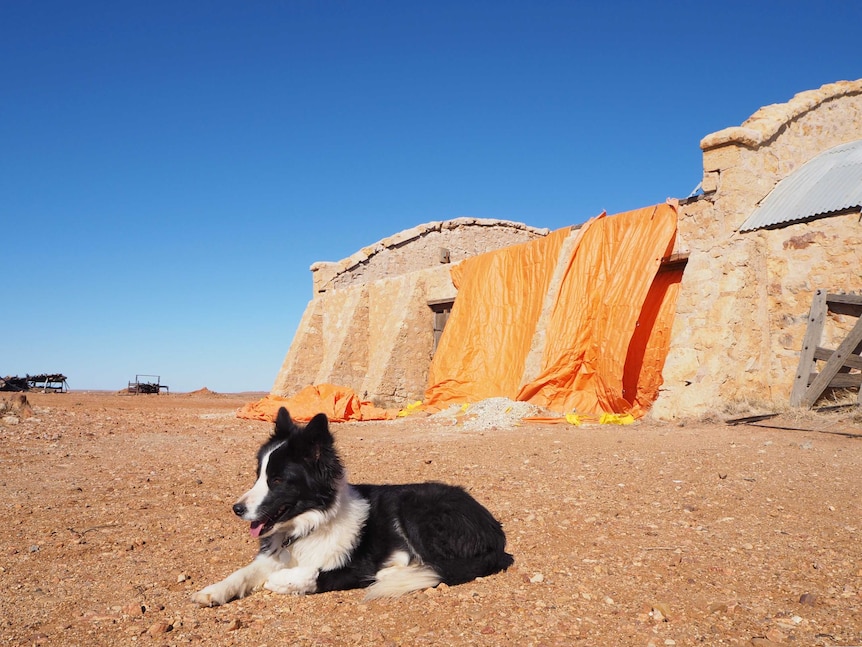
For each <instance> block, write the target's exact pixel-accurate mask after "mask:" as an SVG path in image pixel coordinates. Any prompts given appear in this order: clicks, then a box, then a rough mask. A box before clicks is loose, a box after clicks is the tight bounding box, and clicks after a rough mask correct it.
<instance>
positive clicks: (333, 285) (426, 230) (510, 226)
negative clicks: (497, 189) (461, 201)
mask: <svg viewBox="0 0 862 647" xmlns="http://www.w3.org/2000/svg"><path fill="white" fill-rule="evenodd" d="M547 235H548V230H547V229H538V228H536V227H530V226H528V225H525V224H522V223H520V222H512V221H509V220H495V219H492V218H456V219H454V220H444V221H437V222H429V223H426V224H424V225H419V226H417V227H412V228H411V229H406V230H404V231H402V232H400V233H397V234H395V235H394V236H390V237H388V238H384V239H383V240H381V241H379V242H377V243H375V244H374V245H369V246H368V247H363V248H362V249H360V250H359V251H358V252H356V253H355V254H353V255H352V256H350V257H348V258H345V259H344V260H342V261H338V262H336V263H329V262H320V263H315V264H314V265H312V266H311V273H312V283H313V286H314V292H315V294H319V293H323V292H326V291H328V290H333V289H339V288H344V287H347V286H351V285H357V284H360V283H368V282H371V281H376V280H379V279H385V278H389V277H392V276H401V275H403V274H408V273H410V272H415V271H417V270H423V269H427V268H431V267H434V266H436V265H439V264H440V263H441V259H440V250H441V248H444V249H446V250H447V251H448V252H449V260H448V262H451V263H457V262H459V261H463V260H464V259H465V258H470V257H471V256H476V255H478V254H482V253H484V252H488V251H491V250H492V249H500V248H501V247H506V246H508V245H516V244H518V243H525V242H527V241H530V240H533V239H535V238H541V237H542V236H547Z"/></svg>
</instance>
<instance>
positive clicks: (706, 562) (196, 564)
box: [0, 392, 862, 647]
mask: <svg viewBox="0 0 862 647" xmlns="http://www.w3.org/2000/svg"><path fill="white" fill-rule="evenodd" d="M257 396H258V394H247V395H245V396H243V395H239V396H226V395H218V394H212V393H197V394H188V395H182V394H171V395H169V396H166V395H159V396H122V395H115V394H86V393H76V392H72V393H67V394H30V395H28V398H29V400H30V402H31V404H32V405H33V409H34V414H35V415H34V417H33V418H30V419H26V420H22V421H21V422H20V423H19V424H13V422H14V421H12V420H9V419H7V421H6V422H5V423H3V422H0V441H2V442H0V486H2V490H0V492H2V495H3V496H2V504H0V505H2V506H3V511H4V513H3V524H2V526H0V551H2V560H0V586H2V588H3V590H4V594H3V596H2V598H0V642H2V643H3V644H9V645H30V644H39V645H64V646H72V645H81V646H82V647H84V646H87V647H91V646H102V645H104V646H109V645H110V646H112V647H113V646H116V645H186V644H192V643H202V644H218V645H251V646H255V647H258V646H263V645H268V646H269V647H275V646H276V645H287V644H291V645H359V644H361V645H381V646H384V645H385V646H391V645H422V644H427V645H443V644H447V645H510V644H517V645H640V646H644V647H646V646H648V645H655V646H657V647H659V646H662V645H680V646H682V645H698V644H703V645H761V646H763V645H778V644H786V645H823V646H827V645H859V644H862V544H860V535H862V478H860V474H862V417H860V415H859V413H858V412H857V413H851V414H846V413H845V414H843V415H842V416H835V415H826V414H806V415H803V416H797V417H795V418H794V417H790V416H788V415H785V416H783V417H779V418H774V419H772V420H768V421H764V422H761V423H757V425H770V426H771V427H764V426H754V425H739V426H728V425H726V424H723V423H715V422H713V423H705V422H689V423H687V424H685V425H676V424H674V425H670V424H658V423H655V422H648V421H640V422H638V423H636V424H634V425H631V426H626V427H619V426H602V427H599V426H594V427H582V428H576V427H571V426H560V425H532V424H531V425H522V426H519V427H515V428H505V429H487V430H482V431H471V430H468V429H464V428H462V427H459V426H458V425H453V424H451V421H441V420H439V419H435V418H421V417H420V418H417V417H412V416H411V417H408V418H406V419H399V420H397V421H392V422H379V423H350V424H342V425H335V426H334V433H335V435H336V439H337V442H338V444H339V447H340V452H341V455H342V458H343V460H344V462H345V463H346V465H347V467H348V470H349V473H350V477H351V480H353V481H354V482H363V481H364V482H406V481H418V480H431V479H433V480H441V481H448V482H452V483H458V484H461V485H463V486H465V487H466V488H467V489H468V490H469V491H470V492H471V493H472V494H473V495H474V496H475V497H476V498H478V499H479V500H480V501H481V502H483V503H484V504H485V505H486V506H487V507H488V508H489V509H490V510H491V511H492V512H493V513H494V514H495V515H496V516H497V517H498V518H499V519H500V520H501V521H502V522H503V525H504V528H505V530H506V533H507V536H508V550H509V552H511V553H512V554H513V555H514V557H515V564H514V566H513V567H512V568H511V569H509V570H508V571H507V572H505V573H501V574H499V575H495V576H492V577H488V578H485V579H483V580H480V581H476V582H472V583H468V584H465V585H461V586H457V587H452V588H446V587H439V588H437V589H432V590H429V591H425V592H418V593H414V594H410V595H408V596H405V597H403V598H400V599H397V600H383V601H376V602H371V603H367V604H365V603H363V602H362V592H361V591H345V592H335V593H326V594H322V595H315V596H308V597H291V596H278V595H274V594H271V593H269V592H266V591H261V592H257V593H254V594H253V595H251V596H249V597H248V598H246V599H243V600H239V601H237V602H233V603H231V604H228V605H226V606H224V607H219V608H213V609H209V608H198V607H197V606H195V605H194V604H191V603H190V602H189V596H190V595H191V594H192V593H193V592H194V591H196V590H198V589H199V588H201V587H203V586H205V585H207V584H210V583H212V582H214V581H216V580H218V579H221V578H222V577H224V576H225V575H227V574H228V573H230V572H231V571H233V570H234V569H236V568H238V567H239V566H241V565H244V564H245V563H247V562H248V561H249V560H251V559H252V558H253V556H254V554H255V552H256V542H255V541H254V540H252V538H250V537H249V534H248V531H247V527H246V525H245V524H244V523H242V522H240V521H239V520H237V519H236V518H235V517H234V516H233V514H232V513H231V511H230V505H231V503H232V502H233V501H234V499H235V498H236V497H237V496H238V495H239V494H241V493H242V492H244V491H245V490H246V489H247V488H248V487H249V486H250V485H251V483H252V481H253V478H254V470H255V464H254V457H255V452H256V450H257V447H258V446H259V444H260V443H261V442H262V441H263V439H264V438H265V437H266V436H267V435H268V434H269V432H270V425H268V424H266V423H260V422H252V421H247V420H240V419H237V418H236V417H235V415H234V414H235V411H236V409H237V408H238V407H239V406H241V405H242V404H244V403H245V402H247V401H249V400H251V399H255V398H256V397H257ZM775 427H784V428H775Z"/></svg>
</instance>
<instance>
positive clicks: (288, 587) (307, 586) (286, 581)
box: [263, 566, 319, 595]
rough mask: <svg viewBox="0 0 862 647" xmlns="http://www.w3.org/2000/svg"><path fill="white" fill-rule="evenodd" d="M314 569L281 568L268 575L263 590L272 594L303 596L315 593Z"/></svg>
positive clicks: (315, 572)
mask: <svg viewBox="0 0 862 647" xmlns="http://www.w3.org/2000/svg"><path fill="white" fill-rule="evenodd" d="M318 573H319V571H318V570H317V569H316V568H303V567H301V566H298V567H295V568H283V569H281V570H280V571H276V572H275V573H273V574H272V575H270V576H269V577H268V578H267V580H266V584H264V585H263V588H265V589H267V590H269V591H272V592H273V593H281V594H293V595H305V594H307V593H315V592H316V591H317V574H318Z"/></svg>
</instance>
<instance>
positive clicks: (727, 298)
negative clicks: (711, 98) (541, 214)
mask: <svg viewBox="0 0 862 647" xmlns="http://www.w3.org/2000/svg"><path fill="white" fill-rule="evenodd" d="M860 138H862V81H853V82H839V83H833V84H829V85H825V86H823V87H821V88H820V89H818V90H812V91H808V92H803V93H800V94H798V95H796V96H795V97H794V98H793V99H792V100H791V101H789V102H788V103H786V104H778V105H773V106H766V107H764V108H761V109H760V110H759V111H757V112H756V113H755V114H754V115H752V117H751V118H750V119H748V120H747V121H746V122H745V123H744V124H742V126H740V127H734V128H728V129H725V130H722V131H719V132H717V133H713V134H712V135H709V136H707V137H705V138H704V139H703V140H702V142H701V148H702V149H703V184H702V187H703V190H704V195H703V196H701V197H699V198H698V199H696V200H692V201H684V202H683V203H682V204H681V205H680V219H679V236H678V243H677V251H679V252H688V253H689V260H688V265H687V267H686V270H685V274H684V276H683V280H682V286H681V292H680V297H679V301H678V304H677V315H676V320H675V323H674V330H673V341H672V345H671V350H670V353H669V355H668V358H667V362H666V364H665V369H664V373H663V376H664V387H663V389H662V393H661V395H660V397H659V399H658V401H657V402H656V403H655V405H654V407H653V410H652V414H653V415H654V416H656V417H659V418H676V417H684V416H691V415H699V414H708V413H710V412H715V413H719V412H721V411H723V410H733V408H734V407H736V406H740V408H741V407H742V405H745V404H749V405H753V406H755V407H761V408H770V409H776V408H780V407H783V406H786V405H787V403H788V400H789V396H790V390H791V388H792V384H793V379H794V376H795V372H796V367H797V364H798V359H799V351H800V349H801V345H802V337H803V335H804V334H805V326H806V316H807V314H808V310H809V307H810V305H811V297H812V295H813V293H814V291H815V290H816V289H818V288H822V289H826V290H828V291H830V292H847V291H859V290H862V223H860V216H859V214H858V213H845V214H841V215H834V216H831V217H826V218H821V219H817V220H812V221H810V222H806V223H797V224H793V225H789V226H784V227H779V228H776V229H769V230H759V231H754V232H748V233H739V232H738V229H739V227H740V226H741V225H742V223H743V222H744V221H745V220H746V218H748V216H749V215H751V213H752V212H753V211H754V209H755V207H756V206H757V204H758V202H759V201H760V200H762V199H763V198H764V197H765V196H766V195H767V194H768V193H769V192H770V191H771V190H772V188H773V187H774V186H775V185H776V184H777V183H778V182H779V181H780V180H782V179H784V178H785V177H787V176H788V175H789V174H791V173H792V172H793V171H795V170H796V169H798V168H799V167H800V166H802V165H803V164H804V163H805V162H807V161H808V160H810V159H812V158H813V157H815V156H816V155H818V154H820V153H821V152H823V151H825V150H827V149H829V148H832V147H834V146H837V145H839V144H843V143H847V142H851V141H855V140H858V139H860ZM848 325H849V322H848V321H845V320H843V319H842V318H841V317H832V319H831V321H830V322H828V325H827V331H828V332H827V335H826V336H827V339H826V340H824V341H826V342H827V344H829V343H831V344H833V346H832V347H834V345H836V342H835V339H837V338H838V337H839V336H840V335H842V334H843V333H844V331H846V329H847V326H848Z"/></svg>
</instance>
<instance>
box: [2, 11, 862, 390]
mask: <svg viewBox="0 0 862 647" xmlns="http://www.w3.org/2000/svg"><path fill="white" fill-rule="evenodd" d="M850 25H853V26H859V25H862V3H859V2H844V1H835V2H828V3H824V2H794V1H789V2H788V1H783V2H777V1H772V0H765V1H759V2H737V1H727V2H721V3H702V2H663V3H645V2H602V3H585V2H553V1H544V2H542V1H538V2H526V1H512V0H493V1H490V0H489V1H481V0H480V1H475V2H470V1H464V0H462V1H457V2H450V1H445V0H444V1H439V2H430V1H429V2H410V1H405V0H400V1H394V0H393V1H391V2H381V1H376V0H362V1H361V2H360V1H355V2H353V1H351V2H347V1H324V0H315V1H311V0H309V1H305V0H294V1H288V0H282V1H279V2H266V1H261V2H238V1H231V2H223V1H219V0H212V1H207V2H177V1H175V0H173V1H171V2H161V1H148V2H138V3H132V2H87V1H86V0H81V1H78V2H59V1H58V2H45V1H39V0H34V1H27V2H25V1H23V0H22V1H20V2H4V3H2V5H0V73H2V75H0V79H2V82H0V232H2V234H0V240H2V243H0V250H2V251H0V259H2V268H3V274H2V276H3V282H2V285H3V298H2V299H0V321H2V323H3V333H2V336H0V376H2V375H22V376H23V375H24V374H26V373H30V374H34V373H42V372H50V373H53V372H62V373H64V374H65V375H67V376H68V378H69V384H70V386H71V387H72V388H73V389H120V388H122V387H124V386H125V385H126V383H127V382H128V380H130V379H132V378H134V376H135V374H137V373H152V374H158V375H161V376H162V381H163V382H164V383H166V384H168V385H169V386H170V387H171V390H172V391H192V390H195V389H198V388H201V387H204V386H206V387H208V388H210V389H212V390H215V391H221V392H230V391H247V390H262V391H267V390H269V389H270V387H271V386H272V383H273V381H274V379H275V376H276V374H277V372H278V369H279V367H280V366H281V362H282V361H283V359H284V356H285V354H286V352H287V349H288V348H289V346H290V342H291V340H292V338H293V335H294V333H295V331H296V326H297V324H298V323H299V319H300V317H301V315H302V312H303V310H304V308H305V306H306V304H307V302H308V301H309V299H310V298H311V274H310V272H309V266H310V265H311V264H312V263H313V262H315V261H321V260H329V261H336V260H340V259H342V258H344V257H346V256H349V255H350V254H352V253H353V252H355V251H356V250H357V249H359V248H360V247H363V246H366V245H369V244H371V243H374V242H376V241H378V240H380V239H381V238H384V237H386V236H389V235H391V234H394V233H396V232H398V231H401V230H403V229H407V228H409V227H413V226H415V225H418V224H421V223H425V222H430V221H435V220H445V219H450V218H457V217H461V216H475V217H482V218H505V219H511V220H516V221H520V222H526V223H528V224H530V225H534V226H538V227H549V228H551V229H556V228H559V227H562V226H565V225H570V224H576V223H580V222H583V221H584V220H586V219H587V218H589V217H591V216H593V215H595V214H597V213H599V212H601V211H602V210H606V211H607V212H608V213H610V214H612V213H617V212H620V211H625V210H628V209H634V208H637V207H643V206H647V205H651V204H654V203H657V202H661V201H663V200H664V199H665V198H667V197H679V198H683V197H685V196H686V195H688V194H689V193H690V192H691V191H692V189H694V188H695V186H696V185H697V184H698V182H699V181H700V178H701V152H700V149H699V146H698V144H699V141H700V139H701V138H702V137H704V136H705V135H707V134H709V133H711V132H714V131H716V130H720V129H722V128H725V127H728V126H734V125H738V124H740V123H741V122H742V121H744V120H745V119H746V118H748V117H749V116H750V115H751V114H752V113H753V112H754V111H756V110H757V109H758V108H759V107H761V106H763V105H767V104H771V103H780V102H785V101H787V100H789V99H790V98H791V97H792V96H793V95H794V94H796V93H797V92H801V91H804V90H809V89H813V88H817V87H819V86H821V85H823V84H824V83H831V82H834V81H838V80H854V79H858V78H862V51H860V49H859V44H858V39H856V38H854V37H853V36H852V35H848V34H852V32H853V30H852V29H851V30H850V31H848V30H847V28H848V26H850Z"/></svg>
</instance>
